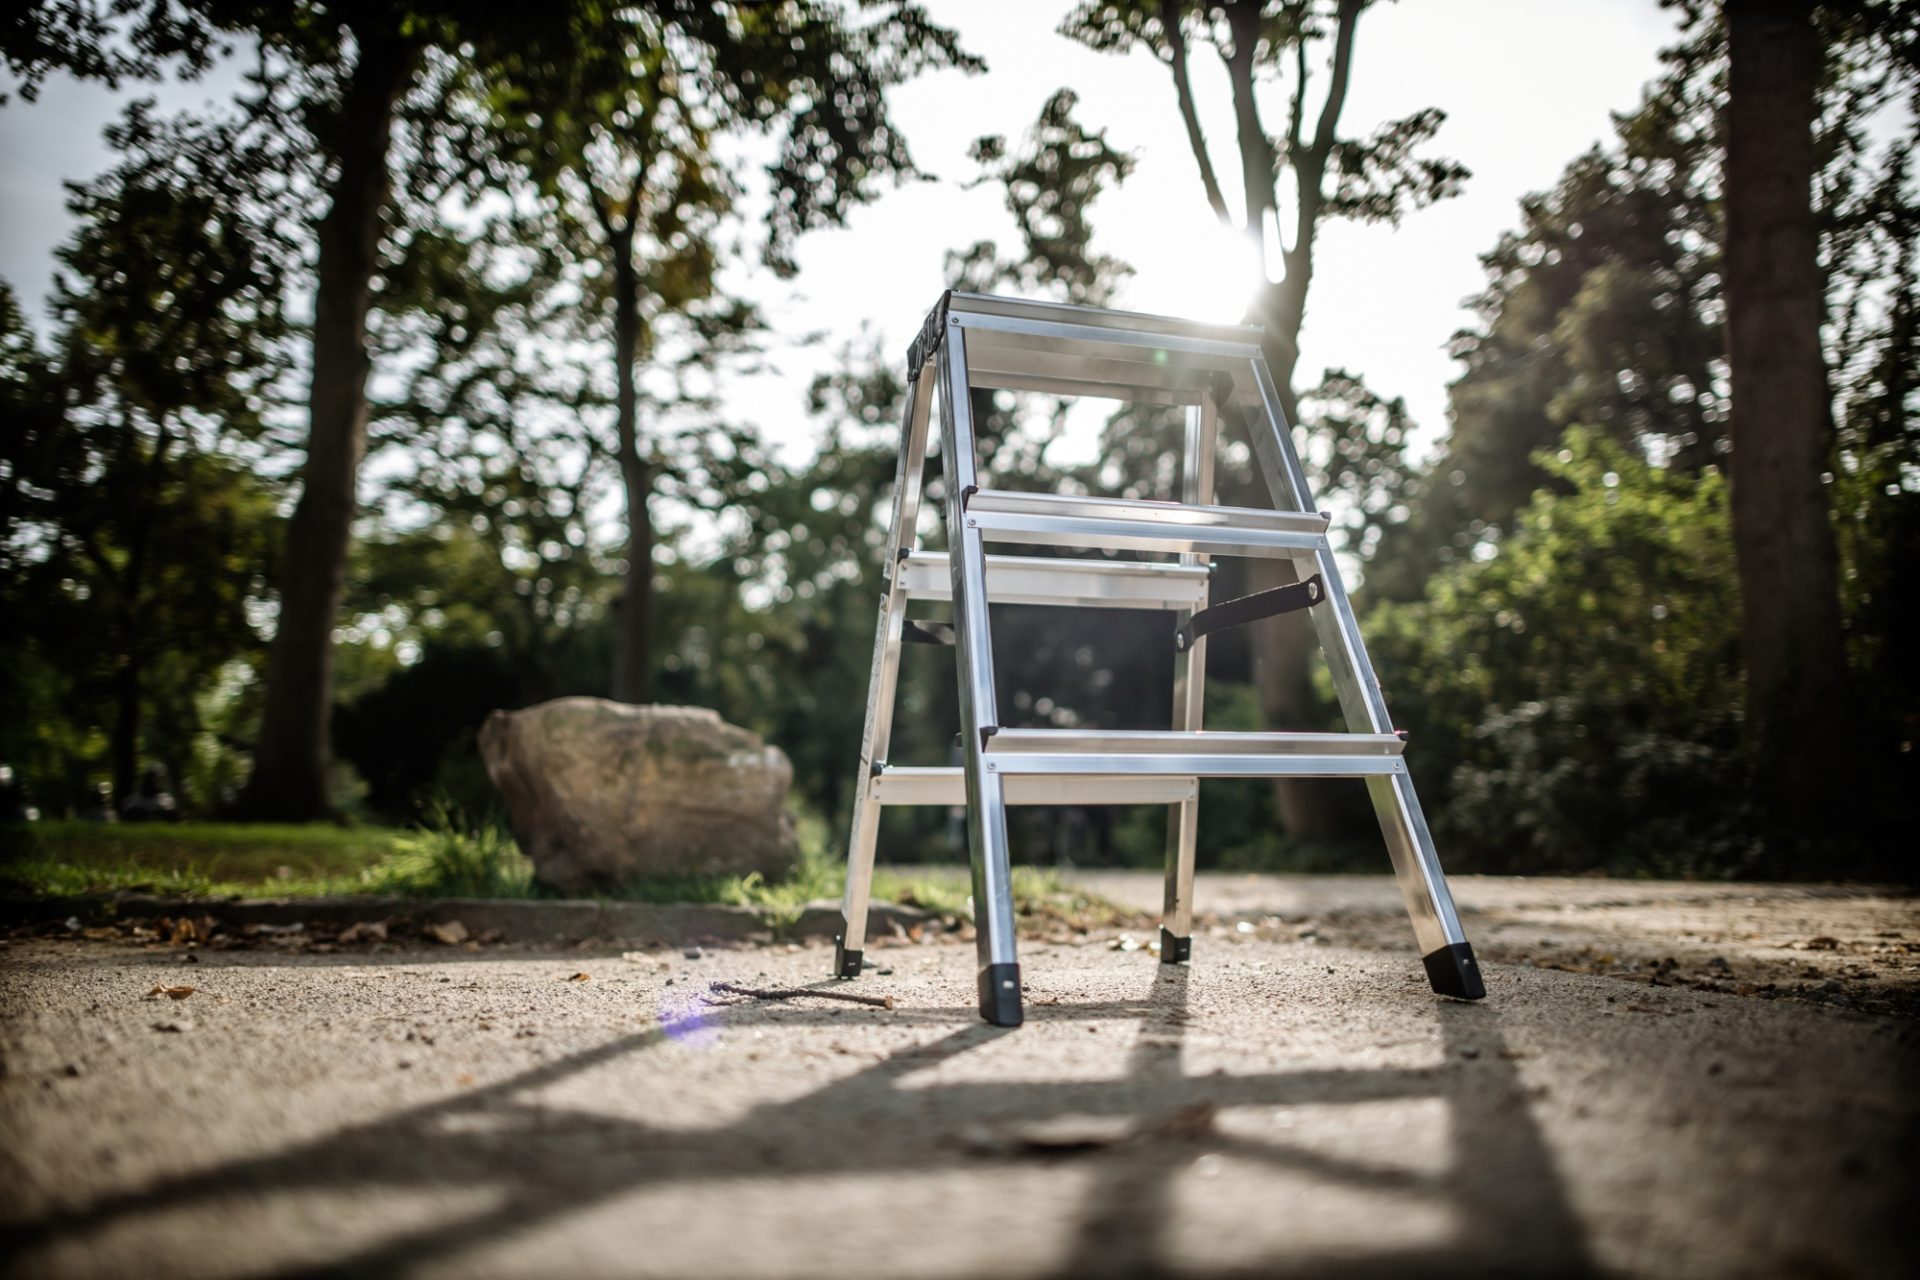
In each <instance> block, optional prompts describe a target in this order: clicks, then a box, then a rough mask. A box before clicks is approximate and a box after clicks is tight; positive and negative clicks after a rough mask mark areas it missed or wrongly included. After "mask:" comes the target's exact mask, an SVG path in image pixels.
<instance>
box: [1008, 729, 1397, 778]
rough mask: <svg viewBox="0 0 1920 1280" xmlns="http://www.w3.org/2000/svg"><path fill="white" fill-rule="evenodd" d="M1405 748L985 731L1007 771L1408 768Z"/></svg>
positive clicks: (1356, 772)
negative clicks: (1404, 756)
mask: <svg viewBox="0 0 1920 1280" xmlns="http://www.w3.org/2000/svg"><path fill="white" fill-rule="evenodd" d="M1405 749H1406V741H1405V739H1403V738H1401V737H1400V735H1398V734H1394V733H1214V732H1208V731H1202V732H1198V733H1179V732H1174V731H1164V730H1150V731H1142V730H1127V731H1119V730H1101V731H1093V732H1082V731H1080V730H1074V729H1001V730H999V731H998V732H997V733H995V734H993V735H992V736H991V737H989V738H988V739H987V744H986V752H985V759H986V763H987V764H988V765H989V767H991V768H993V769H994V770H995V771H996V772H998V773H1000V774H1002V775H1003V776H1007V777H1009V778H1011V777H1012V776H1016V775H1030V774H1050V775H1055V776H1066V775H1102V776H1107V777H1121V778H1139V777H1185V776H1187V775H1192V776H1195V777H1201V778H1350V777H1366V776H1368V775H1375V774H1396V773H1405V772H1406V762H1405V761H1404V760H1402V759H1401V758H1400V757H1401V753H1402V752H1403V751H1404V750H1405Z"/></svg>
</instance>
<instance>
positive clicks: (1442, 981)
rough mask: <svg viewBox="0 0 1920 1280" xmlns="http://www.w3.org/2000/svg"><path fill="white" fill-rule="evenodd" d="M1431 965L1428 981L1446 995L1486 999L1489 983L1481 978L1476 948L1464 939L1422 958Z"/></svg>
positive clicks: (1464, 998)
mask: <svg viewBox="0 0 1920 1280" xmlns="http://www.w3.org/2000/svg"><path fill="white" fill-rule="evenodd" d="M1420 962H1421V963H1422V964H1424V965H1426V966H1427V981H1428V982H1429V983H1431V984H1432V985H1433V989H1434V990H1435V991H1436V992H1438V993H1439V994H1440V995H1443V996H1452V997H1453V998H1454V999H1456V1000H1482V999H1485V998H1486V994H1487V984H1486V983H1484V982H1482V981H1481V980H1480V966H1479V965H1478V964H1476V963H1475V962H1474V959H1473V948H1472V947H1471V946H1469V945H1467V944H1466V943H1464V942H1456V943H1454V944H1453V945H1452V946H1450V947H1442V948H1440V949H1439V950H1438V951H1433V952H1429V953H1428V954H1426V955H1424V956H1421V957H1420Z"/></svg>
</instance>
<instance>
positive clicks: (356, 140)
mask: <svg viewBox="0 0 1920 1280" xmlns="http://www.w3.org/2000/svg"><path fill="white" fill-rule="evenodd" d="M414 54H415V47H414V46H413V45H412V44H411V43H409V42H406V41H403V40H401V39H399V38H397V37H393V36H390V35H389V36H386V37H384V38H383V37H382V36H380V35H371V36H369V35H365V34H362V37H361V41H360V59H359V62H358V63H357V64H356V65H355V66H354V69H353V75H352V79H351V80H350V82H349V83H348V85H347V90H346V96H345V100H344V102H343V103H342V105H341V111H340V116H339V119H338V121H337V125H338V132H337V133H336V134H335V136H334V138H333V139H332V142H333V147H332V151H333V157H334V159H335V161H336V162H337V164H338V166H339V172H338V176H337V177H336V178H335V180H334V186H333V192H332V202H331V204H330V205H329V206H328V209H327V212H326V214H325V215H324V216H323V217H322V218H321V219H320V223H319V226H318V228H317V231H318V236H317V238H318V241H319V251H320V253H319V269H318V284H317V288H316V290H315V294H314V317H313V385H312V387H311V389H310V390H309V393H308V406H309V414H310V423H311V425H310V427H309V433H308V439H307V460H306V464H305V465H304V466H303V467H302V468H301V472H300V478H301V491H300V501H299V503H298V505H297V506H295V508H294V512H293V520H292V523H291V525H290V526H289V528H288V530H287V552H286V560H285V568H284V569H283V570H282V571H281V573H282V577H281V583H280V618H279V623H278V626H277V628H276V630H275V632H274V637H273V645H272V647H271V649H270V650H269V651H268V655H267V688H266V706H265V713H264V718H263V719H262V721H261V725H260V739H259V743H258V745H257V746H256V748H255V751H254V762H253V774H252V776H251V778H250V779H249V780H248V783H247V788H246V792H245V794H244V795H243V796H242V797H241V801H240V808H241V810H242V811H243V812H244V813H246V814H247V815H248V816H250V817H255V818H267V819H274V820H278V821H287V822H304V821H311V820H313V819H316V818H321V817H326V816H329V815H330V814H331V813H332V803H331V799H330V797H329V795H328V787H327V774H328V765H329V763H330V752H329V744H328V738H327V732H328V718H329V713H330V712H331V710H332V705H333V629H334V623H335V621H336V619H337V618H338V615H339V612H340V600H341V597H342V595H343V594H344V592H345V588H346V570H347V547H348V541H349V538H350V536H351V533H352V526H353V517H354V511H355V508H356V505H357V501H356V497H357V496H356V493H355V479H356V477H357V476H358V473H359V469H360V459H361V457H362V455H364V454H365V452H366V444H367V394H366V393H367V370H368V364H369V362H368V358H367V312H368V309H369V307H370V306H371V303H372V282H373V275H374V270H375V267H376V265H377V255H378V251H379V245H380V235H381V227H380V215H381V208H382V206H383V205H384V204H385V203H386V200H387V196H388V193H389V185H390V179H389V175H388V172H387V156H388V151H389V149H390V146H391V141H392V133H393V113H394V106H395V104H396V103H397V102H398V100H399V97H400V94H401V93H402V92H403V90H404V89H405V87H406V85H407V82H408V81H409V79H410V78H411V76H412V70H413V65H414Z"/></svg>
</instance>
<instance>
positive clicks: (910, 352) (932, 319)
mask: <svg viewBox="0 0 1920 1280" xmlns="http://www.w3.org/2000/svg"><path fill="white" fill-rule="evenodd" d="M952 297H953V290H951V289H949V290H947V291H946V292H945V293H943V294H941V295H940V301H938V302H936V303H934V305H933V310H931V311H929V312H927V319H926V323H924V324H922V325H921V326H920V333H919V336H917V337H915V338H914V340H913V343H912V345H910V346H909V347H908V348H907V381H908V382H909V383H912V382H914V381H915V380H917V379H918V378H919V377H920V371H921V370H922V369H924V368H926V367H927V362H928V361H929V360H931V359H933V357H934V355H935V354H936V353H937V352H938V351H939V350H940V342H941V339H942V338H944V337H945V336H946V332H947V302H948V300H949V299H951V298H952Z"/></svg>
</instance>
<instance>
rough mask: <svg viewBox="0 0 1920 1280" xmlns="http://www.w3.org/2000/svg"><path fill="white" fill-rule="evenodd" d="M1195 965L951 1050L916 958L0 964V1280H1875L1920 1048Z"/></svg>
mask: <svg viewBox="0 0 1920 1280" xmlns="http://www.w3.org/2000/svg"><path fill="white" fill-rule="evenodd" d="M1464 896H1466V895H1464V894H1463V897H1464ZM1389 901H1391V900H1390V899H1389ZM1203 905H1207V904H1206V903H1205V901H1204V899H1203ZM1213 905H1214V906H1216V907H1218V905H1219V904H1218V903H1215V904H1213ZM1268 905H1271V904H1268ZM1312 906H1313V904H1311V903H1310V904H1309V907H1312ZM1698 909H1701V910H1705V909H1706V908H1705V907H1701V908H1698ZM1306 914H1307V915H1309V916H1312V917H1314V918H1317V919H1325V918H1326V917H1327V915H1328V912H1326V911H1321V910H1318V909H1317V908H1316V909H1311V910H1309V911H1308V912H1307V913H1306ZM1907 920H1908V927H1911V924H1912V912H1911V910H1910V909H1909V910H1908V913H1907ZM1568 923H1571V920H1570V921H1569V922H1568ZM1220 927H1221V928H1222V929H1223V931H1224V933H1225V935H1226V936H1224V937H1221V938H1218V939H1215V940H1213V941H1211V942H1207V943H1204V944H1202V945H1198V946H1197V947H1196V956H1195V960H1194V963H1193V964H1192V965H1191V966H1190V967H1179V968H1171V969H1162V968H1161V967H1160V966H1159V965H1158V964H1157V963H1156V962H1155V961H1154V959H1153V957H1152V956H1151V955H1150V954H1149V953H1148V952H1147V951H1146V950H1144V949H1136V950H1121V949H1117V948H1116V946H1115V943H1118V942H1120V940H1119V939H1117V938H1113V939H1108V938H1093V939H1089V940H1085V941H1083V942H1081V943H1079V944H1077V945H1076V944H1065V943H1058V942H1055V943H1037V942H1036V943H1030V944H1029V945H1027V947H1026V948H1025V951H1024V955H1023V959H1024V961H1025V964H1026V978H1027V984H1028V993H1027V999H1028V1012H1029V1022H1028V1024H1027V1025H1026V1026H1025V1027H1024V1028H1022V1029H1020V1030H1018V1031H1012V1032H1004V1031H996V1030H993V1029H990V1028H988V1027H985V1026H983V1025H982V1024H980V1023H979V1022H978V1021H977V1019H976V1017H975V1015H974V1012H973V998H972V969H973V960H972V949H971V947H966V946H962V945H956V944H953V943H935V944H929V945H910V944H902V945H893V946H889V945H885V943H884V942H876V944H875V945H874V947H873V948H872V949H871V950H870V952H869V958H870V959H872V960H874V961H876V962H877V963H878V964H879V965H880V966H881V968H880V969H879V970H878V971H876V972H872V973H870V974H869V975H868V976H867V977H865V978H864V979H863V980H861V981H860V982H858V983H851V984H831V983H822V982H820V981H818V978H819V975H820V974H822V973H824V972H825V971H826V969H827V967H828V953H827V951H826V950H825V949H824V948H820V947H808V948H799V947H786V948H783V947H762V948H752V949H744V950H735V951H722V952H715V953H709V954H706V955H703V956H700V957H699V958H688V957H687V956H686V955H684V954H683V953H682V952H680V951H678V950H673V951H664V952H651V953H626V954H624V955H623V954H622V953H621V952H619V951H618V950H606V949H592V948H588V949H577V950H570V951H566V952H558V953H555V952H547V953H541V952H528V951H515V950H501V949H492V950H487V951H481V952H471V951H465V950H456V949H441V950H437V951H434V952H430V953H429V952H407V953H400V954H391V953H390V954H385V955H381V956H378V957H373V956H368V955H364V954H361V955H355V954H351V953H349V952H346V951H342V952H340V953H337V954H331V955H300V954H279V953H272V952H266V951H253V952H248V951H231V952H221V953H212V952H210V953H207V954H205V955H203V956H201V957H200V958H199V960H198V962H197V963H191V964H189V963H185V962H184V957H183V954H182V953H181V952H180V951H179V950H177V949H168V948H165V947H161V946H158V945H152V944H143V945H130V944H127V943H113V942H102V941H96V942H89V941H56V940H41V939H27V940H17V941H15V942H13V943H12V944H11V945H10V946H8V947H7V949H6V950H5V951H0V1055H3V1058H0V1060H3V1061H4V1066H5V1074H4V1076H0V1127H3V1128H4V1134H5V1140H4V1142H0V1187H4V1188H5V1193H4V1194H0V1234H3V1235H4V1236H5V1237H6V1238H7V1239H8V1241H9V1243H8V1245H7V1246H6V1248H7V1251H8V1252H7V1254H6V1256H7V1258H8V1261H7V1262H6V1263H5V1264H4V1265H5V1268H6V1271H7V1273H8V1274H14V1275H22V1276H27V1275H31V1276H49V1277H66V1276H118V1275H133V1274H139V1275H143V1276H155V1277H166V1276H194V1277H216V1276H257V1275H274V1276H305V1275H349V1274H351V1275H368V1274H373V1275H384V1274H406V1275H420V1276H462V1277H465V1276H523V1275H585V1276H599V1275H607V1276H612V1275H647V1276H654V1275H658V1276H673V1277H731V1276H741V1277H754V1276H821V1277H834V1278H836V1280H847V1278H851V1277H865V1276H876V1277H883V1276H884V1277H893V1276H909V1277H917V1276H926V1277H971V1276H987V1275H991V1276H995V1277H1024V1276H1080V1275H1089V1276H1096V1277H1113V1276H1141V1275H1181V1276H1196V1277H1211V1276H1269V1275H1285V1274H1299V1275H1332V1276H1341V1277H1344V1276H1371V1275H1381V1276H1388V1275H1392V1276H1405V1275H1461V1276H1469V1275H1470V1276H1484V1275H1498V1274H1511V1275H1578V1274H1583V1273H1598V1274H1623V1275H1648V1276H1768V1275H1823V1276H1824V1275H1847V1276H1873V1275H1886V1276H1894V1275H1910V1274H1913V1272H1914V1269H1915V1267H1916V1262H1917V1260H1916V1255H1915V1247H1914V1243H1913V1239H1914V1238H1913V1235H1912V1233H1911V1230H1910V1226H1909V1220H1910V1218H1911V1209H1912V1187H1913V1186H1914V1185H1915V1179H1914V1174H1915V1172H1916V1168H1915V1165H1916V1159H1917V1157H1916V1150H1917V1146H1916V1141H1915V1140H1916V1137H1920V1127H1917V1126H1916V1123H1915V1121H1916V1116H1920V1098H1916V1095H1915V1091H1914V1084H1915V1082H1916V1079H1917V1078H1920V1073H1917V1072H1916V1066H1920V1024H1916V1023H1914V1022H1912V1021H1909V1020H1906V1019H1902V1018H1897V1017H1890V1016H1874V1015H1869V1014H1864V1013H1860V1012H1856V1011H1850V1010H1846V1009H1839V1008H1833V1007H1823V1006H1819V1005H1814V1004H1810V1003H1805V1002H1799V1001H1786V1000H1776V1001H1768V1000H1761V999H1754V998H1742V997H1739V996H1735V995H1731V994H1721V993H1719V992H1715V991H1701V990H1693V989H1686V988H1677V987H1671V986H1660V985H1650V984H1646V983H1628V982H1623V981H1619V980H1617V979H1613V978H1608V977H1605V976H1601V975H1599V974H1589V973H1578V972H1567V971H1562V970H1555V969H1541V968H1537V967H1533V968H1529V967H1521V966H1517V965H1511V964H1500V963H1494V964H1489V965H1488V966H1487V971H1488V972H1487V977H1488V986H1489V989H1490V997H1489V999H1488V1000H1487V1001H1485V1002H1483V1003H1480V1004H1474V1005H1468V1004H1462V1003H1457V1002H1451V1001H1444V1000H1437V999H1436V998H1434V997H1433V996H1432V995H1431V994H1430V993H1428V992H1427V991H1426V989H1425V987H1424V984H1423V983H1422V982H1421V980H1420V979H1419V977H1418V965H1417V961H1416V960H1415V959H1414V957H1413V956H1412V955H1411V954H1410V952H1407V951H1393V950H1388V951H1369V950H1358V949H1354V948H1351V947H1347V946H1344V945H1337V944H1333V943H1329V942H1326V941H1323V940H1317V938H1316V940H1303V939H1301V938H1299V937H1297V936H1282V934H1283V932H1288V931H1283V930H1282V929H1280V928H1278V927H1272V926H1258V925H1256V928H1255V930H1254V931H1252V932H1249V933H1242V932H1240V931H1239V930H1238V929H1237V927H1236V926H1234V925H1232V924H1223V925H1222V926H1220ZM1897 927H1898V926H1890V928H1897ZM1297 928H1298V926H1295V927H1294V929H1295V930H1297ZM1908 936H1909V937H1911V936H1913V935H1911V934H1909V935H1908ZM1229 939H1231V940H1229ZM156 986H159V987H163V988H164V987H173V986H192V987H193V988H194V990H193V992H192V994H191V995H187V996H185V997H184V998H182V999H178V1000H176V999H173V998H171V997H169V996H168V995H166V994H164V993H162V994H158V995H153V994H151V993H152V989H153V988H154V987H156ZM727 986H733V987H738V988H743V989H747V990H751V991H755V992H759V993H761V994H759V995H751V994H740V993H739V992H738V991H728V990H725V989H722V988H724V987H727ZM794 990H804V991H806V992H808V994H804V995H799V996H797V997H792V998H781V997H780V993H781V992H783V991H794ZM826 994H834V995H841V996H846V995H857V996H861V997H870V998H873V1000H874V1001H875V1002H874V1003H849V1002H846V1001H844V1000H833V999H829V998H825V995H826ZM888 999H890V1000H891V1003H892V1007H891V1008H887V1007H883V1006H884V1004H885V1002H886V1001H887V1000H888Z"/></svg>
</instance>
